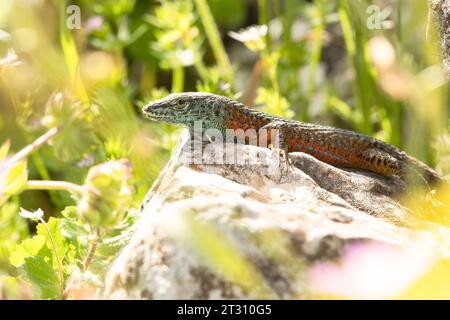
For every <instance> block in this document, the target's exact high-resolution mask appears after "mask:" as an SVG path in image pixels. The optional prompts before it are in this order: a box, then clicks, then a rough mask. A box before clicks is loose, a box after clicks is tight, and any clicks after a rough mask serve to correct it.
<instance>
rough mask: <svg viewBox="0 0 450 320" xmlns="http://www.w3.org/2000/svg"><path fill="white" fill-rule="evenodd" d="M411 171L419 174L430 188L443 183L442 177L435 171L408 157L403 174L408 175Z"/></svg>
mask: <svg viewBox="0 0 450 320" xmlns="http://www.w3.org/2000/svg"><path fill="white" fill-rule="evenodd" d="M411 171H412V172H415V173H417V174H419V176H420V177H422V179H423V180H425V182H426V183H427V184H428V185H430V186H435V185H438V184H441V183H442V182H443V179H442V177H441V176H440V175H439V174H438V173H437V172H436V171H434V170H433V169H431V168H430V167H428V166H427V165H426V164H424V163H423V162H421V161H419V160H417V159H416V158H413V157H411V156H408V159H407V165H406V170H404V172H405V173H406V174H408V173H409V172H411Z"/></svg>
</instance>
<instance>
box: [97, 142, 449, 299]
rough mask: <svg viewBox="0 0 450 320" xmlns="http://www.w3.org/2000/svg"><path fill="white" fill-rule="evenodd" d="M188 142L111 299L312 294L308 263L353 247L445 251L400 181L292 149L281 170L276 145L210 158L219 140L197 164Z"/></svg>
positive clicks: (149, 209) (150, 207) (148, 212)
mask: <svg viewBox="0 0 450 320" xmlns="http://www.w3.org/2000/svg"><path fill="white" fill-rule="evenodd" d="M186 146H188V144H186V138H185V139H184V141H183V142H181V143H180V145H179V146H178V148H177V150H176V151H175V152H174V153H173V156H172V158H171V160H170V162H169V164H168V165H167V167H166V168H165V170H164V171H163V172H162V173H161V176H160V177H159V179H158V180H157V181H156V182H155V184H154V185H153V187H152V189H151V190H150V192H149V194H148V196H147V198H146V200H145V201H144V202H143V204H142V206H141V209H142V213H141V217H140V219H139V221H138V222H137V223H136V229H135V232H134V235H133V238H132V240H131V241H130V243H129V244H128V246H126V247H125V248H124V249H123V250H122V252H121V253H120V255H119V256H118V258H117V259H116V261H115V262H114V263H113V264H112V266H111V268H110V271H109V273H108V275H107V279H106V288H105V297H106V298H111V299H247V298H280V299H298V298H309V297H311V292H310V290H309V288H308V285H307V282H306V281H305V275H306V270H307V269H308V268H309V267H310V266H312V265H314V264H316V263H318V262H327V261H331V262H336V261H339V258H340V257H341V256H342V255H343V252H344V251H345V248H346V247H348V246H349V245H351V244H355V243H380V244H383V245H389V246H394V247H398V248H415V247H420V248H422V249H421V250H424V252H427V254H429V255H428V256H427V259H430V261H431V260H434V259H437V258H438V257H441V256H447V255H448V252H447V251H448V246H447V244H446V241H447V240H446V239H448V237H447V236H446V235H448V234H449V233H448V232H447V229H444V230H442V232H441V234H442V238H441V239H438V237H436V234H435V233H430V232H426V231H417V230H414V229H411V228H408V224H409V221H410V220H409V219H408V212H407V210H406V209H405V208H404V207H402V205H401V204H399V203H398V201H397V200H396V198H397V197H398V195H399V194H400V193H401V192H402V191H404V189H405V185H404V183H403V182H402V181H401V180H400V179H398V178H395V177H394V178H386V177H381V176H379V175H376V174H371V173H367V172H360V171H355V170H342V169H339V168H336V167H333V166H330V165H327V164H325V163H323V162H320V161H318V160H316V159H315V158H313V157H311V156H309V155H306V154H303V153H296V154H290V159H291V160H292V163H293V164H294V165H295V166H290V167H289V168H288V169H287V171H286V170H285V171H283V169H282V166H280V165H279V163H278V162H277V160H278V158H277V153H276V152H275V151H272V150H269V149H263V148H257V147H253V146H243V145H239V146H235V148H237V149H236V150H237V151H238V154H239V155H243V156H244V159H246V160H248V161H249V162H250V163H248V164H242V165H236V164H204V163H205V162H206V163H208V161H209V162H211V159H212V157H213V155H217V154H220V152H221V150H220V145H218V144H216V145H210V146H211V147H212V148H210V150H209V152H205V153H204V160H205V161H204V163H203V164H201V163H200V164H190V163H188V162H189V161H187V160H186V159H188V158H189V157H187V156H186V151H185V150H186ZM256 151H257V152H259V156H260V158H259V159H260V160H259V161H256V160H255V155H254V154H255V152H256ZM261 159H263V160H264V161H262V160H261ZM268 168H271V170H269V171H268ZM267 172H269V173H270V174H268V173H267Z"/></svg>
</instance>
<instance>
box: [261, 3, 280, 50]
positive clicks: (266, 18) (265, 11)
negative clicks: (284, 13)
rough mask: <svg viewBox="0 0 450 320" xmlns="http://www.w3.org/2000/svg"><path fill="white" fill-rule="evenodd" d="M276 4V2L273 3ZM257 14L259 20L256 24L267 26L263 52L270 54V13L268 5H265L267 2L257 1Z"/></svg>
mask: <svg viewBox="0 0 450 320" xmlns="http://www.w3.org/2000/svg"><path fill="white" fill-rule="evenodd" d="M275 2H278V1H275ZM277 7H278V9H279V7H280V6H279V4H277ZM258 14H259V18H258V23H259V24H261V25H263V24H265V25H266V26H267V33H266V36H265V39H264V40H265V41H266V47H265V52H270V48H271V45H272V43H271V39H270V29H269V22H270V11H269V5H268V3H267V0H259V1H258Z"/></svg>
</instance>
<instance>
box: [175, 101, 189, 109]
mask: <svg viewBox="0 0 450 320" xmlns="http://www.w3.org/2000/svg"><path fill="white" fill-rule="evenodd" d="M185 105H186V101H185V100H183V99H180V100H177V101H176V102H175V106H176V107H178V108H182V107H184V106H185Z"/></svg>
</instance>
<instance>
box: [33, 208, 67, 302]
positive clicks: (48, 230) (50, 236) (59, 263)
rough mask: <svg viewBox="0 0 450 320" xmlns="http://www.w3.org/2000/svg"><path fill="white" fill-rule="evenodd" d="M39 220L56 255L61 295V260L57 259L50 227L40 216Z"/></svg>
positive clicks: (62, 292)
mask: <svg viewBox="0 0 450 320" xmlns="http://www.w3.org/2000/svg"><path fill="white" fill-rule="evenodd" d="M39 220H40V221H41V223H42V224H43V225H44V228H45V230H46V231H47V234H48V237H49V239H50V243H51V245H52V249H53V253H54V254H55V257H56V262H57V264H58V273H59V282H60V287H61V288H60V290H61V296H63V294H64V275H63V273H62V267H61V261H59V257H58V252H57V251H56V246H55V242H54V241H53V237H52V234H51V233H50V229H49V228H48V226H47V223H46V222H45V220H44V219H42V218H41V217H40V218H39Z"/></svg>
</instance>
